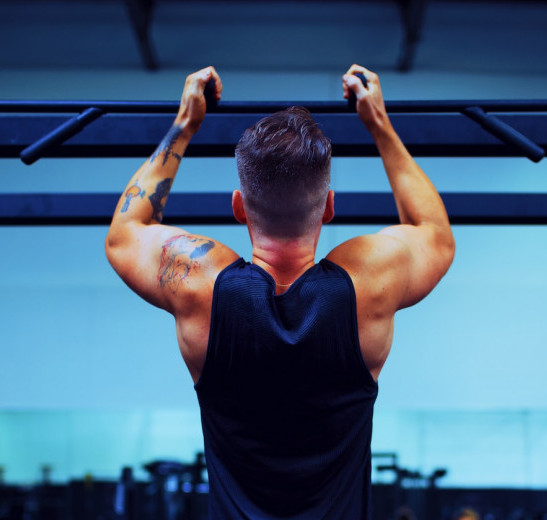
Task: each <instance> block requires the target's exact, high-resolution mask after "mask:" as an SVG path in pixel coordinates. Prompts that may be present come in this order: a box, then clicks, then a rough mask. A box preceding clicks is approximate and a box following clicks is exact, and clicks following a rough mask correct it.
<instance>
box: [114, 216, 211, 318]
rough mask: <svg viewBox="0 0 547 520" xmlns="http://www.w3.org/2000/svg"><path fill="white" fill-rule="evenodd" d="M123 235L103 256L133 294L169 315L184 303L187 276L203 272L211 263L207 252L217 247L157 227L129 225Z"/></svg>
mask: <svg viewBox="0 0 547 520" xmlns="http://www.w3.org/2000/svg"><path fill="white" fill-rule="evenodd" d="M125 235H126V236H125V237H124V240H123V241H121V242H120V243H119V244H117V245H115V246H114V247H112V248H111V250H110V253H107V254H108V259H109V261H110V263H111V264H112V266H113V268H114V269H115V271H116V272H117V273H118V275H119V276H120V277H121V278H122V279H123V281H124V282H125V283H126V284H127V285H128V286H129V287H130V288H131V289H132V290H133V291H134V292H136V293H137V294H138V295H139V296H141V297H142V298H144V299H145V300H146V301H148V302H150V303H151V304H153V305H156V306H157V307H160V308H162V309H165V310H167V311H169V312H171V313H174V311H175V305H178V304H183V303H184V301H183V300H184V299H183V298H181V296H183V293H184V289H185V288H186V287H187V286H188V282H189V279H190V277H195V275H196V273H199V274H203V272H204V271H206V269H204V266H208V265H210V264H211V261H210V257H211V255H210V254H209V252H210V251H211V250H213V248H214V247H215V246H219V245H221V244H218V243H217V242H215V241H214V240H212V239H209V238H207V237H202V236H199V235H193V234H190V233H188V232H186V231H184V230H181V229H179V228H175V227H170V226H164V225H159V224H158V225H139V224H131V225H130V226H128V227H127V229H126V230H125ZM217 249H218V247H217ZM107 252H108V248H107Z"/></svg>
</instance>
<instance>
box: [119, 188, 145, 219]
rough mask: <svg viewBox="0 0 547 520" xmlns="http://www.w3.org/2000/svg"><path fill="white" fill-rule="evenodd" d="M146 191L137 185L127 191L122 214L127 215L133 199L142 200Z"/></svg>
mask: <svg viewBox="0 0 547 520" xmlns="http://www.w3.org/2000/svg"><path fill="white" fill-rule="evenodd" d="M144 195H145V191H144V190H143V189H142V188H141V187H140V186H139V185H138V184H137V183H135V184H133V186H131V188H129V189H128V190H126V192H125V202H124V203H123V206H122V209H121V210H120V211H121V212H122V213H125V212H126V211H127V210H128V209H129V203H130V202H131V199H134V198H136V197H140V198H141V199H142V198H143V197H144Z"/></svg>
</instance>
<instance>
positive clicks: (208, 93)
mask: <svg viewBox="0 0 547 520" xmlns="http://www.w3.org/2000/svg"><path fill="white" fill-rule="evenodd" d="M215 92H216V89H215V80H214V79H213V78H211V79H210V80H209V81H208V82H207V83H206V84H205V88H204V89H203V95H204V96H205V105H206V106H207V112H211V111H213V112H214V110H215V109H216V108H217V106H218V100H217V97H216V95H215Z"/></svg>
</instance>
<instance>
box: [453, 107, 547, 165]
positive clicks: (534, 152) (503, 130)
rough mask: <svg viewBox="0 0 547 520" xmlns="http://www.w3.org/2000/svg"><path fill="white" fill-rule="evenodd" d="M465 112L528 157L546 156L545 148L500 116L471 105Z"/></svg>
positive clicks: (538, 158) (533, 159)
mask: <svg viewBox="0 0 547 520" xmlns="http://www.w3.org/2000/svg"><path fill="white" fill-rule="evenodd" d="M463 114H464V115H466V116H467V117H469V118H470V119H471V120H473V121H475V122H476V123H478V124H479V125H481V127H482V128H484V129H485V130H486V131H487V132H490V133H491V134H492V135H495V136H496V137H497V138H498V139H501V140H502V141H503V142H504V143H507V144H509V145H512V146H515V147H516V148H518V149H519V150H521V151H522V153H523V154H524V155H525V156H526V157H528V159H530V160H532V161H534V162H539V161H541V159H543V157H544V156H545V150H544V149H543V148H541V147H540V146H538V145H537V144H536V143H534V142H533V141H532V140H530V139H529V138H528V137H526V136H525V135H523V134H521V133H520V132H517V131H516V130H515V129H514V128H513V127H511V126H509V125H508V124H507V123H504V122H503V121H501V120H500V119H499V118H498V117H496V116H493V115H491V114H487V113H486V112H484V110H483V109H482V108H480V107H469V108H466V109H465V110H464V111H463Z"/></svg>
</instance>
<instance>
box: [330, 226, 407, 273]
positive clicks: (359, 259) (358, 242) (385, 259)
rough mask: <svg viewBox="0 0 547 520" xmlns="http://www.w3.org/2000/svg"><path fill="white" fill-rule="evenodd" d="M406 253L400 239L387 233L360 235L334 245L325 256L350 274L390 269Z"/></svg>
mask: <svg viewBox="0 0 547 520" xmlns="http://www.w3.org/2000/svg"><path fill="white" fill-rule="evenodd" d="M405 254H406V252H405V248H404V247H403V245H402V244H401V242H400V241H398V240H396V239H394V238H393V237H391V236H389V235H382V234H371V235H360V236H357V237H355V238H352V239H350V240H347V241H346V242H343V243H342V244H340V245H339V246H337V247H335V248H334V249H333V250H332V251H331V252H330V253H329V254H328V255H327V256H326V258H327V260H330V261H332V262H334V263H336V264H338V265H340V266H341V267H343V268H344V269H346V270H347V271H348V272H349V273H350V274H352V273H353V274H354V275H359V274H360V273H364V272H369V271H371V270H373V271H375V272H377V273H379V272H381V271H384V270H390V269H391V268H392V267H393V266H394V265H396V264H397V261H398V260H400V259H401V257H402V256H404V255H405Z"/></svg>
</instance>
